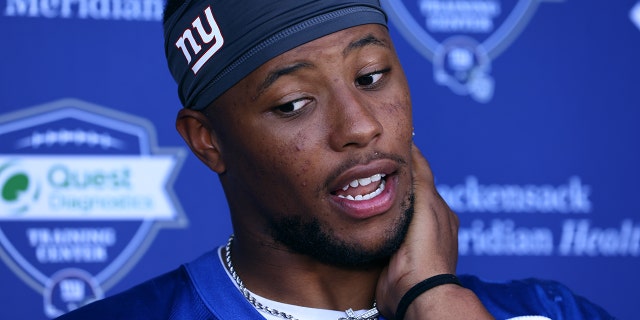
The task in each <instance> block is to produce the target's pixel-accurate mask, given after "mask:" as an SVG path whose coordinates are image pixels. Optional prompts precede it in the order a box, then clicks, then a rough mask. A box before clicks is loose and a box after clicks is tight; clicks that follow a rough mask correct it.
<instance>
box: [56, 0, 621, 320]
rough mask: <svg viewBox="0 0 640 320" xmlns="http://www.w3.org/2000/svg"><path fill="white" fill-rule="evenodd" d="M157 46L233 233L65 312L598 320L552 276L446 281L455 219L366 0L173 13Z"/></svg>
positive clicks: (192, 7)
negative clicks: (416, 137) (420, 145)
mask: <svg viewBox="0 0 640 320" xmlns="http://www.w3.org/2000/svg"><path fill="white" fill-rule="evenodd" d="M165 48H166V54H167V59H168V62H169V67H170V69H171V72H172V74H173V76H174V78H175V79H176V81H177V82H178V86H179V89H178V90H179V93H180V98H181V101H182V102H183V104H184V106H185V108H184V109H182V110H181V111H180V112H179V114H178V118H177V121H176V127H177V129H178V131H179V133H180V135H181V136H182V137H183V138H184V140H185V141H186V143H187V144H188V145H189V147H190V148H191V150H192V151H193V153H194V154H195V155H196V156H197V157H198V158H199V159H200V160H202V162H203V163H204V164H206V165H207V166H208V167H209V168H210V169H211V170H213V171H214V172H216V173H217V174H218V176H219V179H220V182H221V183H222V186H223V188H224V190H225V195H226V197H227V201H228V203H229V208H230V210H231V219H232V223H233V229H234V236H232V237H231V238H230V239H229V242H228V243H227V244H226V245H225V246H222V247H221V248H219V249H217V250H213V251H211V252H209V253H207V254H205V255H204V256H202V257H201V258H199V259H198V260H196V261H194V262H191V263H188V264H186V265H184V266H182V267H180V268H179V269H177V270H175V271H173V272H170V273H167V274H165V275H163V276H160V277H158V278H156V279H152V280H150V281H149V282H146V283H144V284H142V285H139V286H137V287H134V288H132V289H131V290H129V291H127V292H124V293H122V294H119V295H116V296H114V297H111V298H107V299H105V300H102V301H100V302H96V303H93V304H91V305H89V306H86V307H84V308H82V309H79V310H77V311H76V312H72V313H70V314H68V315H67V316H66V317H65V316H63V317H62V318H63V319H85V318H86V319H88V318H91V319H96V318H106V319H138V318H144V319H260V318H263V317H265V318H268V319H282V318H286V319H382V318H386V319H493V318H494V317H495V318H499V319H506V318H514V317H518V316H533V315H535V316H538V317H531V318H529V319H547V318H544V317H548V318H553V319H561V318H569V319H580V318H589V319H595V318H603V319H604V318H610V317H609V316H608V315H607V314H606V313H605V312H604V311H602V310H601V309H600V308H598V307H596V306H594V305H592V304H590V303H589V302H587V301H584V300H583V299H581V298H579V297H574V296H573V295H572V294H571V293H570V292H569V291H568V290H567V289H566V288H564V287H562V286H560V285H558V284H555V283H543V282H537V281H525V282H514V283H510V284H488V283H484V282H481V281H480V280H478V279H477V278H475V277H470V276H462V277H460V279H458V278H457V277H456V276H454V274H455V268H456V262H457V228H458V220H457V218H456V216H455V214H454V213H453V212H451V210H449V208H448V207H447V205H446V204H445V203H444V201H443V200H442V199H441V198H440V197H439V195H438V194H437V192H436V190H435V187H434V184H433V178H432V175H431V171H430V169H429V167H428V164H427V162H426V160H425V159H424V158H423V157H422V155H421V154H420V151H418V149H417V147H416V146H415V145H413V143H412V118H411V101H410V95H409V90H408V86H407V83H406V80H405V77H404V74H403V71H402V67H401V65H400V63H399V61H398V58H397V55H396V53H395V51H394V48H393V43H392V41H391V39H390V37H389V34H388V31H387V29H386V18H385V15H384V13H383V11H382V9H381V8H380V6H379V4H378V2H377V1H372V0H360V1H344V0H326V1H302V0H289V1H277V2H276V1H260V0H253V1H226V2H224V1H215V0H208V1H206V0H198V1H192V2H190V1H187V2H184V3H179V2H170V3H169V4H167V8H166V12H165ZM353 310H356V311H353Z"/></svg>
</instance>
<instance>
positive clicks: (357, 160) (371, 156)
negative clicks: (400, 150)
mask: <svg viewBox="0 0 640 320" xmlns="http://www.w3.org/2000/svg"><path fill="white" fill-rule="evenodd" d="M379 159H389V160H392V161H394V162H396V163H397V164H398V165H399V166H400V167H404V166H406V165H407V160H406V159H405V158H403V157H402V156H400V155H397V154H393V153H386V152H379V151H374V152H371V153H368V154H366V155H360V156H357V157H349V158H348V159H346V160H345V161H343V162H342V163H341V164H340V165H338V166H337V167H336V168H335V169H334V170H332V171H331V173H329V175H328V176H327V179H326V180H325V183H324V184H323V186H322V188H323V189H324V190H327V189H328V188H330V183H331V181H335V179H337V178H338V177H339V176H340V175H341V174H342V173H343V172H345V171H347V170H348V169H350V168H352V167H354V166H357V165H365V164H367V163H369V162H371V161H375V160H379ZM318 191H320V190H318Z"/></svg>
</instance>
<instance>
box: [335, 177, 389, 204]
mask: <svg viewBox="0 0 640 320" xmlns="http://www.w3.org/2000/svg"><path fill="white" fill-rule="evenodd" d="M385 177H386V174H384V173H376V174H374V175H372V176H370V177H365V178H360V179H355V180H353V181H351V182H350V183H348V184H347V185H345V186H344V187H342V189H340V190H337V191H335V192H334V194H335V195H336V196H338V197H340V198H343V199H347V200H353V201H364V200H369V199H373V198H375V197H376V196H378V195H380V194H381V193H382V191H384V188H385V185H386V179H385Z"/></svg>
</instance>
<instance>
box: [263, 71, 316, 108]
mask: <svg viewBox="0 0 640 320" xmlns="http://www.w3.org/2000/svg"><path fill="white" fill-rule="evenodd" d="M303 68H313V65H312V64H311V63H308V62H298V63H295V64H292V65H288V66H285V67H282V68H278V69H276V70H273V71H271V72H269V74H267V77H266V78H265V79H264V81H263V82H262V84H260V85H259V86H258V94H257V95H256V96H255V97H254V99H253V100H255V99H257V98H258V97H259V96H260V95H261V94H262V93H263V92H264V91H265V90H267V89H268V88H269V87H270V86H271V85H272V84H273V83H274V82H276V80H278V78H280V77H282V76H286V75H288V74H291V73H294V72H296V71H298V70H300V69H303Z"/></svg>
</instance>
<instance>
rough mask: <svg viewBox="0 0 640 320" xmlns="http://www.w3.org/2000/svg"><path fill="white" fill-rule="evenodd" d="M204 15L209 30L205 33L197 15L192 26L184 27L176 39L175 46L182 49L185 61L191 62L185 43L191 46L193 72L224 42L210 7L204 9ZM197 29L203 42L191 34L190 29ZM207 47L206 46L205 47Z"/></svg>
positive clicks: (196, 71) (195, 72)
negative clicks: (193, 58)
mask: <svg viewBox="0 0 640 320" xmlns="http://www.w3.org/2000/svg"><path fill="white" fill-rule="evenodd" d="M204 15H205V17H206V18H207V23H208V24H209V29H210V30H211V31H210V32H208V33H207V31H206V30H205V28H204V26H203V25H202V20H200V17H197V18H196V19H195V20H193V22H192V23H191V25H192V26H193V28H190V29H186V30H185V31H184V32H183V33H182V36H181V37H180V38H178V41H176V48H179V49H181V50H182V53H183V54H184V57H185V58H186V59H187V63H188V64H191V60H192V59H191V53H190V52H189V49H188V48H187V43H188V44H189V46H190V47H191V51H193V54H194V55H195V57H196V60H195V62H194V63H193V65H191V70H192V71H193V74H197V73H198V70H200V68H202V66H204V64H205V63H206V62H207V61H209V59H211V57H213V55H214V54H215V53H216V52H218V50H220V48H222V44H223V43H224V38H222V33H220V27H218V23H217V22H216V20H215V19H214V18H213V14H212V13H211V7H210V6H209V7H207V8H206V9H204ZM194 29H195V30H196V31H198V35H199V36H200V39H201V40H202V42H203V43H199V42H198V40H197V39H196V38H195V37H194V36H193V32H191V30H194ZM203 46H204V47H205V51H203V48H202V47H203ZM207 47H208V48H207Z"/></svg>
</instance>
